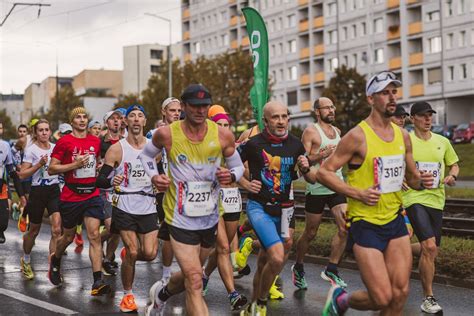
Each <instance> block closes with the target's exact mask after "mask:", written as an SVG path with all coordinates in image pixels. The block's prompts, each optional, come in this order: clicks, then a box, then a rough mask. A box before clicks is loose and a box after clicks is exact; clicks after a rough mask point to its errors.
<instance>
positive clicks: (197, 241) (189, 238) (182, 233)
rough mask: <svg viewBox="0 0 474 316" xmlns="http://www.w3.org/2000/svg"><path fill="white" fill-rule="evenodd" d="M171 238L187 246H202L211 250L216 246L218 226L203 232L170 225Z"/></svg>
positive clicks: (202, 230)
mask: <svg viewBox="0 0 474 316" xmlns="http://www.w3.org/2000/svg"><path fill="white" fill-rule="evenodd" d="M168 229H169V231H170V235H171V237H173V239H174V240H176V241H177V242H180V243H183V244H186V245H201V247H203V248H211V247H214V245H215V244H216V238H217V224H216V226H214V227H211V228H208V229H201V230H187V229H182V228H178V227H174V226H171V225H168Z"/></svg>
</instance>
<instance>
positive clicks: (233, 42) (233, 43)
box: [230, 40, 239, 49]
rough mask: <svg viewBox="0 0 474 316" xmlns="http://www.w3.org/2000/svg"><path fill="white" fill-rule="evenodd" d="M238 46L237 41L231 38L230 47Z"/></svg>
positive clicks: (235, 47)
mask: <svg viewBox="0 0 474 316" xmlns="http://www.w3.org/2000/svg"><path fill="white" fill-rule="evenodd" d="M238 47H239V43H238V42H237V40H233V41H232V42H230V48H231V49H237V48H238Z"/></svg>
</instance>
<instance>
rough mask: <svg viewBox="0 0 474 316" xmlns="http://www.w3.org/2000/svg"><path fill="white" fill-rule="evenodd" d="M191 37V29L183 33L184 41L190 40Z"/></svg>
mask: <svg viewBox="0 0 474 316" xmlns="http://www.w3.org/2000/svg"><path fill="white" fill-rule="evenodd" d="M190 38H191V36H190V35H189V31H186V32H184V33H183V41H189V39H190Z"/></svg>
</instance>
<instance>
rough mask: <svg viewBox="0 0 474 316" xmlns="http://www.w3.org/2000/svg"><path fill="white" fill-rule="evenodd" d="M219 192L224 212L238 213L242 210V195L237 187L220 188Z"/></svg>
mask: <svg viewBox="0 0 474 316" xmlns="http://www.w3.org/2000/svg"><path fill="white" fill-rule="evenodd" d="M219 193H220V198H221V203H222V207H223V208H224V213H240V211H242V197H241V196H240V191H239V188H221V190H220V192H219Z"/></svg>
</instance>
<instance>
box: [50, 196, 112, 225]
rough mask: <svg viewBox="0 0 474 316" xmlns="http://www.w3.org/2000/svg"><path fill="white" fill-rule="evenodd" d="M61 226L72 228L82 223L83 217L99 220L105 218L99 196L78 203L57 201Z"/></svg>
mask: <svg viewBox="0 0 474 316" xmlns="http://www.w3.org/2000/svg"><path fill="white" fill-rule="evenodd" d="M59 212H60V213H61V221H62V225H63V227H64V228H66V229H70V228H74V227H76V225H79V224H81V223H82V219H83V218H84V217H86V216H87V217H93V218H97V219H99V220H103V219H104V218H105V214H104V203H103V202H102V199H101V198H100V196H94V197H92V198H90V199H88V200H85V201H80V202H66V201H61V200H60V201H59Z"/></svg>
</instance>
